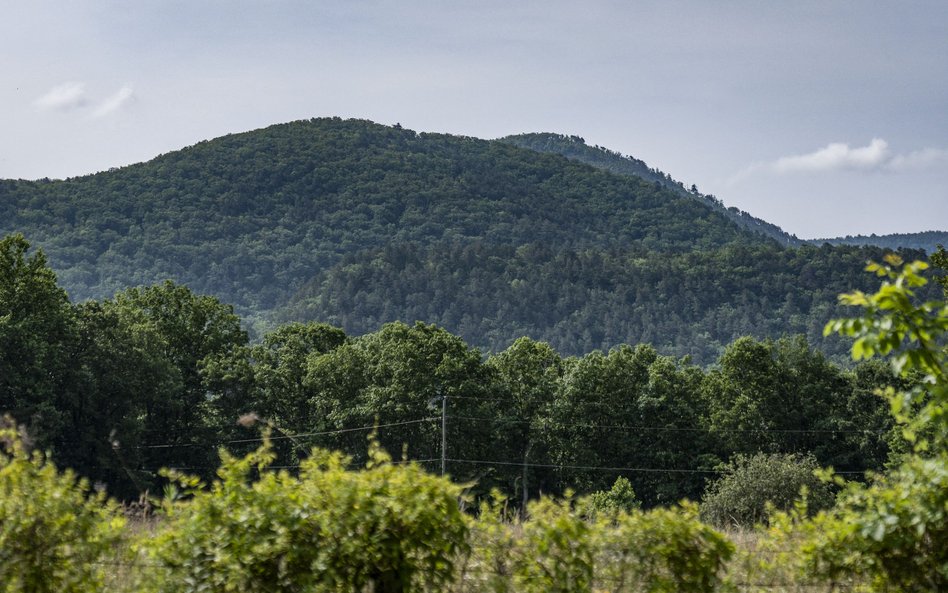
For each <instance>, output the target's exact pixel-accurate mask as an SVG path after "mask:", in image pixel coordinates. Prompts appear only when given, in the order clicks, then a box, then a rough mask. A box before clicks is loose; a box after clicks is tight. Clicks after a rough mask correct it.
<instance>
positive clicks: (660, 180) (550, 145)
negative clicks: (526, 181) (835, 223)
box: [499, 133, 910, 247]
mask: <svg viewBox="0 0 948 593" xmlns="http://www.w3.org/2000/svg"><path fill="white" fill-rule="evenodd" d="M499 141H500V142H505V143H508V144H513V145H515V146H520V147H522V148H529V149H530V150H536V151H537V152H544V153H552V154H560V155H563V156H565V157H566V158H568V159H570V160H574V161H578V162H581V163H586V164H587V165H591V166H593V167H596V168H597V169H603V170H605V171H609V172H610V173H615V174H616V175H626V176H631V177H638V178H641V179H643V180H645V181H649V182H651V183H657V184H659V185H661V186H662V187H665V188H666V189H668V190H670V191H673V192H675V193H677V194H678V195H680V196H684V197H688V198H692V199H695V200H697V201H699V202H701V203H702V204H704V205H706V206H708V207H709V208H711V209H713V210H715V211H716V212H719V213H720V214H722V215H723V216H726V217H727V218H728V219H730V220H732V221H733V222H735V223H736V224H738V225H740V226H741V227H743V228H745V229H747V230H750V231H752V232H755V233H759V234H761V235H764V236H767V237H770V238H771V239H774V240H775V241H777V242H778V243H780V244H781V245H788V246H795V247H798V246H800V245H804V244H805V243H806V241H803V240H801V239H798V238H797V237H796V235H791V234H788V233H786V232H784V230H783V229H781V228H780V227H778V226H777V225H775V224H772V223H769V222H767V221H766V220H762V219H760V218H757V217H755V216H752V215H750V214H748V213H747V212H744V211H743V210H738V209H737V208H735V207H733V206H732V207H730V208H727V207H725V206H724V204H723V203H722V202H721V201H719V200H718V199H717V198H715V197H714V196H711V195H705V194H702V193H699V192H698V191H689V190H687V189H685V186H684V185H683V184H682V183H681V182H680V181H675V180H674V179H672V178H671V176H670V175H668V174H667V173H662V172H661V171H659V170H658V169H653V168H651V167H649V166H648V165H647V164H645V162H644V161H641V160H639V159H636V158H633V157H631V156H623V155H621V154H619V153H618V152H615V151H612V150H609V149H607V148H603V147H601V146H595V147H593V146H589V145H588V144H586V141H585V140H584V139H583V138H580V137H579V136H565V135H562V134H551V133H531V134H516V135H513V136H506V137H504V138H500V140H499ZM905 247H910V246H909V245H906V246H905Z"/></svg>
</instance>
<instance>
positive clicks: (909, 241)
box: [813, 231, 948, 253]
mask: <svg viewBox="0 0 948 593" xmlns="http://www.w3.org/2000/svg"><path fill="white" fill-rule="evenodd" d="M813 242H814V243H829V244H830V245H873V246H875V247H885V248H887V249H900V248H905V249H924V250H925V251H926V252H927V253H934V252H935V250H937V249H938V246H939V245H941V246H943V247H944V246H948V232H945V231H924V232H921V233H898V234H892V235H876V234H872V235H856V236H855V237H854V236H852V235H846V236H845V237H835V238H833V239H816V240H814V241H813Z"/></svg>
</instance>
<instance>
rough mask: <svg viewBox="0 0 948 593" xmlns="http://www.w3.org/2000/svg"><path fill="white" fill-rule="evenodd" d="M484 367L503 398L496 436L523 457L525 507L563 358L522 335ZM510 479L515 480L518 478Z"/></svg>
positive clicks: (522, 478)
mask: <svg viewBox="0 0 948 593" xmlns="http://www.w3.org/2000/svg"><path fill="white" fill-rule="evenodd" d="M487 366H488V367H489V368H490V369H492V370H493V371H494V373H495V376H496V379H497V381H498V384H499V385H498V389H497V390H496V391H495V393H494V395H495V397H501V398H503V399H504V400H505V401H504V403H503V404H501V405H500V406H498V414H499V421H498V425H497V437H496V438H497V439H498V440H503V441H506V442H507V443H508V447H509V449H510V450H512V451H514V452H515V455H516V456H517V458H519V459H522V460H523V470H522V472H521V474H520V476H519V488H520V492H521V497H520V498H521V508H522V509H524V510H525V509H526V505H527V499H528V497H529V492H530V482H531V479H530V476H531V472H530V470H529V462H530V461H531V454H532V455H533V456H534V457H533V459H544V456H545V451H543V450H542V449H543V448H544V446H545V442H544V439H543V436H542V435H543V433H544V419H545V418H546V417H547V407H548V406H549V405H550V403H551V402H552V401H553V398H554V397H555V394H556V392H557V390H558V389H559V382H560V380H561V378H562V375H563V361H562V359H561V358H560V355H559V354H558V353H557V352H556V351H555V350H553V348H551V347H550V345H549V344H546V343H544V342H536V341H534V340H531V339H529V338H526V337H524V338H520V339H518V340H517V341H515V342H514V343H513V344H511V345H510V347H508V348H507V349H506V350H504V351H503V352H501V353H500V354H497V355H495V356H491V357H490V358H489V359H488V360H487ZM513 479H514V481H515V482H516V480H517V477H514V478H513Z"/></svg>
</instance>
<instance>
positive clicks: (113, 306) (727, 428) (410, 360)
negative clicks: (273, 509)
mask: <svg viewBox="0 0 948 593" xmlns="http://www.w3.org/2000/svg"><path fill="white" fill-rule="evenodd" d="M890 384H893V385H897V386H902V387H904V386H905V385H904V380H902V379H895V378H893V376H892V375H891V372H890V371H889V369H888V367H886V366H885V365H883V364H881V363H863V364H860V365H858V366H856V367H855V368H853V369H849V370H847V369H843V368H841V367H839V366H837V365H835V364H832V363H830V362H829V361H827V359H826V358H825V357H824V355H823V354H821V353H820V352H819V351H817V350H815V349H813V348H811V346H810V345H809V344H808V343H807V341H806V340H805V339H804V338H802V337H797V338H785V339H780V340H776V341H771V340H764V341H759V340H755V339H751V338H741V339H738V340H735V341H734V342H733V343H731V344H729V345H728V346H727V348H726V349H725V351H724V353H723V354H722V355H721V356H720V358H719V359H718V360H717V362H716V364H714V365H712V366H711V367H710V368H709V369H702V368H701V367H698V366H694V365H692V364H691V363H690V362H688V361H687V360H682V359H678V358H672V357H667V356H661V355H659V353H658V352H657V351H656V350H655V349H654V348H653V347H652V346H649V345H638V346H634V347H633V346H620V347H617V348H614V349H612V350H611V351H609V352H608V353H604V352H600V351H594V352H591V353H589V354H586V355H583V356H580V357H563V356H561V355H560V354H559V353H558V352H557V351H556V350H554V349H553V348H552V347H551V346H549V345H548V344H546V343H544V342H538V341H535V340H532V339H529V338H522V339H519V340H517V341H515V342H514V343H512V344H510V345H509V346H508V347H507V348H506V349H504V350H503V351H500V352H498V353H496V354H493V355H490V356H487V357H486V358H485V356H484V355H483V354H482V353H481V352H480V351H479V350H477V349H475V348H472V347H471V346H469V345H468V344H467V343H465V342H464V341H463V340H462V339H461V338H459V337H457V336H455V335H453V334H451V333H449V332H448V331H446V330H444V329H441V328H439V327H437V326H434V325H426V324H421V323H418V324H415V325H405V324H402V323H391V324H386V325H384V326H382V327H381V328H379V329H377V330H376V331H373V332H371V333H367V334H365V335H362V336H358V337H353V336H349V335H347V334H346V333H344V332H343V331H342V330H341V329H338V328H335V327H332V326H329V325H325V324H321V323H309V324H292V323H291V324H287V325H284V326H281V327H279V328H278V329H276V330H274V331H273V332H271V333H269V334H267V335H266V336H264V338H263V339H262V341H261V342H259V343H250V342H249V340H248V337H247V334H246V333H245V332H244V331H243V330H242V329H241V327H240V320H239V318H238V317H237V316H236V315H235V314H234V313H233V308H232V307H231V306H230V305H225V304H222V303H221V302H219V301H218V300H216V299H214V298H211V297H207V296H199V295H196V294H194V293H193V292H191V290H189V289H188V288H186V287H184V286H181V285H177V284H174V283H171V282H166V283H164V284H159V285H154V286H151V287H144V288H134V289H129V290H125V291H122V292H120V293H118V294H116V295H115V296H114V297H113V298H111V299H105V300H102V301H89V302H85V303H81V304H72V303H70V301H69V299H68V298H67V296H66V293H65V292H64V291H63V290H62V289H61V288H60V287H59V286H58V285H57V282H56V278H55V275H54V274H53V272H52V271H51V270H50V268H49V267H48V265H47V262H46V261H45V258H44V256H43V255H42V253H40V252H36V253H32V254H31V253H30V252H29V245H28V243H27V242H26V240H25V239H24V238H23V237H22V236H19V235H14V236H10V237H7V238H4V239H3V240H2V241H0V409H3V410H6V411H10V412H11V413H12V414H13V416H14V417H15V418H16V420H18V421H19V422H20V423H23V424H26V425H28V426H29V433H30V436H31V438H33V439H34V441H35V444H36V446H38V447H39V448H41V449H49V450H51V451H52V453H53V456H54V459H56V460H57V462H58V463H59V464H61V465H65V466H68V467H71V468H74V469H75V470H76V471H77V472H79V473H80V474H82V475H85V476H88V477H89V478H90V479H92V480H95V481H101V482H103V483H105V484H108V485H109V487H110V489H111V491H112V492H114V493H117V494H120V495H122V496H134V495H136V494H137V493H138V492H140V491H142V490H145V489H148V488H154V487H155V485H156V484H157V480H158V478H157V471H158V469H159V468H161V467H176V468H180V469H184V470H186V471H189V472H193V473H197V474H204V475H208V474H210V472H212V471H213V468H216V467H217V448H218V447H219V446H225V447H227V448H229V449H231V450H233V451H236V452H240V451H243V450H244V449H246V448H251V449H252V448H254V447H255V446H256V445H257V444H258V439H257V438H256V437H257V434H256V433H255V432H253V431H248V430H247V429H246V428H243V427H241V426H238V425H237V424H236V422H235V421H236V419H237V418H238V417H241V416H243V417H244V418H245V419H248V417H247V416H246V414H248V413H249V412H254V413H255V414H256V416H254V418H259V419H261V421H263V422H266V423H270V424H271V425H272V426H273V427H274V430H275V431H276V432H275V433H274V434H275V443H276V446H277V449H278V451H279V453H280V455H281V460H283V464H284V465H287V466H294V465H296V464H297V463H298V462H299V460H300V459H301V458H302V457H304V456H305V453H304V452H305V451H306V450H308V448H309V447H310V446H312V445H319V446H322V447H328V448H333V449H341V450H343V451H346V452H348V453H350V454H352V455H353V456H354V459H355V461H356V462H359V461H362V460H364V459H365V451H366V437H367V435H368V434H369V433H370V432H371V431H372V430H373V427H377V429H376V432H377V438H378V440H379V442H380V443H381V444H382V445H383V446H384V447H386V448H387V449H388V450H390V451H393V452H396V453H397V452H400V451H404V454H405V455H406V456H407V457H409V458H411V459H417V460H424V461H423V462H422V463H423V464H424V465H425V467H427V468H429V469H431V470H433V471H437V470H438V469H440V464H441V456H442V449H441V443H442V409H443V410H445V412H446V413H445V415H444V419H445V422H444V426H445V436H446V448H445V450H444V456H445V459H446V461H445V463H446V469H447V472H448V473H449V474H450V475H451V476H453V477H454V478H456V479H458V480H462V481H474V482H476V486H475V488H477V489H478V491H481V492H483V491H486V490H487V489H489V488H491V487H497V488H499V489H501V490H502V491H504V492H506V493H507V494H508V495H510V496H512V497H515V498H516V499H519V498H521V497H533V496H535V495H536V494H537V493H539V492H545V493H560V492H563V491H564V490H565V489H566V488H574V489H578V490H579V491H580V492H591V491H597V490H607V489H608V488H609V487H610V486H612V485H613V483H614V482H615V480H616V477H617V476H625V477H627V478H628V479H629V480H630V482H631V484H632V487H633V488H634V491H635V493H636V494H637V496H638V497H639V498H640V499H641V500H642V501H643V502H644V503H645V504H646V505H655V504H662V503H669V502H673V501H676V500H678V499H680V498H683V497H691V498H697V497H699V496H700V494H701V492H702V491H703V488H704V485H705V482H706V481H707V480H708V479H709V478H712V477H714V476H716V475H717V468H718V466H719V464H720V463H721V462H724V461H727V460H730V459H732V458H734V457H735V456H736V455H738V454H741V453H755V452H759V451H763V452H770V453H803V452H808V453H812V454H813V455H814V456H815V458H816V459H817V461H818V462H819V464H820V465H824V466H825V465H832V466H834V467H835V468H836V469H837V470H840V471H847V472H862V471H864V470H866V469H879V468H881V467H882V466H883V464H884V463H885V462H886V460H887V457H888V455H889V453H890V452H891V446H892V443H894V442H897V441H898V439H894V438H893V429H892V426H893V424H892V420H891V418H890V417H889V415H888V414H887V408H886V404H885V402H884V401H883V400H881V399H880V398H878V397H877V396H875V395H874V390H875V389H877V388H878V387H881V386H885V385H890ZM442 406H443V407H442ZM291 437H292V438H291Z"/></svg>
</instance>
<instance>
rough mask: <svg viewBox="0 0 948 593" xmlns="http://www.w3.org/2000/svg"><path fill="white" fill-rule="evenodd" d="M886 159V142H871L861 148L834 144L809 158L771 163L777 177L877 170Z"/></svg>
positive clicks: (876, 139) (787, 159)
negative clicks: (801, 173) (804, 173)
mask: <svg viewBox="0 0 948 593" xmlns="http://www.w3.org/2000/svg"><path fill="white" fill-rule="evenodd" d="M889 159H890V156H889V144H888V142H886V141H885V140H882V139H881V138H873V139H872V142H870V143H869V144H868V145H867V146H862V147H860V148H850V147H849V145H848V144H843V143H841V142H834V143H833V144H829V145H827V146H826V147H824V148H821V149H819V150H817V151H814V152H811V153H808V154H801V155H795V156H785V157H782V158H779V159H777V160H776V161H774V162H773V163H772V164H771V168H772V169H773V170H774V171H775V172H777V173H796V172H807V171H838V170H840V169H876V168H878V167H880V166H881V165H883V164H885V163H886V162H887V161H888V160H889Z"/></svg>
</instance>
